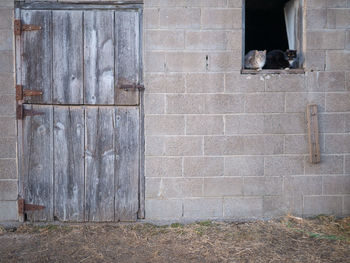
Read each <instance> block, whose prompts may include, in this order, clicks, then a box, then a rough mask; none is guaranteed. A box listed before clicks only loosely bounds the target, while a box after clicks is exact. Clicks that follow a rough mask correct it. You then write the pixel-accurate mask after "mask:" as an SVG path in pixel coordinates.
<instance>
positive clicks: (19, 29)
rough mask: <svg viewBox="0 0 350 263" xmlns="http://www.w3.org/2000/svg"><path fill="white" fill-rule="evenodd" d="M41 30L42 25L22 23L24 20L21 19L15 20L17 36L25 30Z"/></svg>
mask: <svg viewBox="0 0 350 263" xmlns="http://www.w3.org/2000/svg"><path fill="white" fill-rule="evenodd" d="M36 30H41V26H37V25H22V21H21V20H19V19H15V20H14V33H15V35H16V36H20V35H21V34H22V32H23V31H36Z"/></svg>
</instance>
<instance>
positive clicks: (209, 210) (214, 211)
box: [184, 198, 223, 219]
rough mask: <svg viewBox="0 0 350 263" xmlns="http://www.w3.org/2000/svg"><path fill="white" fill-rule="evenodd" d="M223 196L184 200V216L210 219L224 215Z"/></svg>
mask: <svg viewBox="0 0 350 263" xmlns="http://www.w3.org/2000/svg"><path fill="white" fill-rule="evenodd" d="M222 202H223V200H222V199H221V198H201V199H185V200H184V217H185V218H191V219H208V218H221V217H222Z"/></svg>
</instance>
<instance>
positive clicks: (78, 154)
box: [54, 106, 85, 221]
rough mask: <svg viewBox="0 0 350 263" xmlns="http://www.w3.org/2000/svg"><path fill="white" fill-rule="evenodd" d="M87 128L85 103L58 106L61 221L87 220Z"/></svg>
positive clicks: (58, 204)
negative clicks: (85, 195)
mask: <svg viewBox="0 0 350 263" xmlns="http://www.w3.org/2000/svg"><path fill="white" fill-rule="evenodd" d="M84 131H85V129H84V109H83V108H82V107H79V106H76V107H68V106H56V107H54V174H55V182H54V184H55V189H54V196H55V198H54V200H55V205H54V208H55V211H54V214H55V216H56V217H57V219H59V220H60V221H84V199H85V197H84V181H85V180H84Z"/></svg>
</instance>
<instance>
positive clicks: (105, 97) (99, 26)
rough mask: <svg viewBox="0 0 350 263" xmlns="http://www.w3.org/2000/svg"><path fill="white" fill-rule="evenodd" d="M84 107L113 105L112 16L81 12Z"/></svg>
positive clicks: (103, 13)
mask: <svg viewBox="0 0 350 263" xmlns="http://www.w3.org/2000/svg"><path fill="white" fill-rule="evenodd" d="M84 77H85V81H84V83H85V104H100V105H101V104H102V105H104V104H109V105H113V104H114V12H112V11H98V12H97V11H85V12H84Z"/></svg>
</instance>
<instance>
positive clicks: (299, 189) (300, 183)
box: [284, 176, 322, 195]
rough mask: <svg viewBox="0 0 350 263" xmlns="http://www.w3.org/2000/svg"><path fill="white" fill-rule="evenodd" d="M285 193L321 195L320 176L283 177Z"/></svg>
mask: <svg viewBox="0 0 350 263" xmlns="http://www.w3.org/2000/svg"><path fill="white" fill-rule="evenodd" d="M284 191H285V193H286V194H287V195H298V194H301V195H321V194H322V176H291V177H285V178H284Z"/></svg>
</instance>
